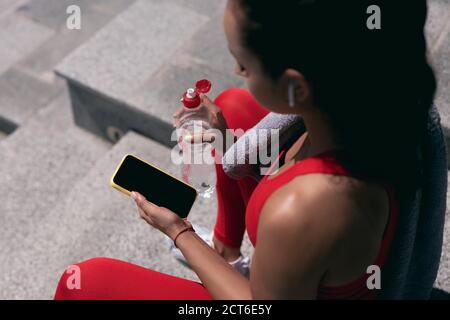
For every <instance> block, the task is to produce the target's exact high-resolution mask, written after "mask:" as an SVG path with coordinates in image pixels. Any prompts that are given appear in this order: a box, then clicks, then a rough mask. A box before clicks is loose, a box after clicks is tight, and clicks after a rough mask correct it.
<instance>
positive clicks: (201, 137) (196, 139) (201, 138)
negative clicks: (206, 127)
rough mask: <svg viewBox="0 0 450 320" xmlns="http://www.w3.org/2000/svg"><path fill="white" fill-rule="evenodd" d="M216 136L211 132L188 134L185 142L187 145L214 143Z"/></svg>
mask: <svg viewBox="0 0 450 320" xmlns="http://www.w3.org/2000/svg"><path fill="white" fill-rule="evenodd" d="M215 139H216V135H215V134H214V133H211V132H205V133H199V134H187V135H185V136H184V138H183V140H184V142H186V143H194V144H195V143H202V142H214V141H215Z"/></svg>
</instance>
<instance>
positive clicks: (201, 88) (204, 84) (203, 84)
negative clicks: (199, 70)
mask: <svg viewBox="0 0 450 320" xmlns="http://www.w3.org/2000/svg"><path fill="white" fill-rule="evenodd" d="M195 87H196V88H197V92H198V93H208V92H209V90H211V81H209V80H207V79H203V80H199V81H197V83H196V84H195Z"/></svg>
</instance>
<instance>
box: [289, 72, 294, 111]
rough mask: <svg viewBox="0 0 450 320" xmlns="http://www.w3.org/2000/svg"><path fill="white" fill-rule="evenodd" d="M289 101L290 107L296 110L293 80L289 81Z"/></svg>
mask: <svg viewBox="0 0 450 320" xmlns="http://www.w3.org/2000/svg"><path fill="white" fill-rule="evenodd" d="M288 101H289V107H291V108H295V81H294V80H292V79H289V85H288Z"/></svg>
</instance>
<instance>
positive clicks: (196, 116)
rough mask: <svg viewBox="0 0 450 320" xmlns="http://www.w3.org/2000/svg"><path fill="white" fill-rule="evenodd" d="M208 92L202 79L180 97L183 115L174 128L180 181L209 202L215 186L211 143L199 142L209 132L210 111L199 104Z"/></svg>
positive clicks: (206, 83) (208, 87)
mask: <svg viewBox="0 0 450 320" xmlns="http://www.w3.org/2000/svg"><path fill="white" fill-rule="evenodd" d="M210 90H211V82H210V81H208V80H206V79H204V80H200V81H198V82H197V83H196V87H195V88H189V89H188V90H187V91H186V92H185V93H184V94H183V98H182V99H181V102H182V107H183V112H182V113H181V115H180V117H179V120H178V125H177V129H179V130H177V132H178V144H179V146H180V148H181V151H182V157H183V162H182V165H181V174H182V178H183V180H184V181H185V182H186V183H189V184H190V185H192V186H193V187H194V188H196V189H197V191H198V194H199V196H201V197H203V198H210V197H211V195H212V193H213V192H214V189H215V185H216V171H215V164H214V153H213V147H212V144H211V143H210V142H206V141H203V140H202V139H201V137H202V134H203V133H205V132H206V131H207V130H208V129H210V128H211V124H210V120H211V119H210V113H209V110H208V109H207V108H206V107H204V106H203V105H202V103H201V99H200V94H201V93H208V92H209V91H210ZM192 137H200V139H199V140H198V139H192Z"/></svg>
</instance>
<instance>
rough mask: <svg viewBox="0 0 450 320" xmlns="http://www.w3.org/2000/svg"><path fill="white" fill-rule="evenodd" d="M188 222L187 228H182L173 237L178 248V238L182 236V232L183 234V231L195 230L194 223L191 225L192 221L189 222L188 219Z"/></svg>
mask: <svg viewBox="0 0 450 320" xmlns="http://www.w3.org/2000/svg"><path fill="white" fill-rule="evenodd" d="M186 222H187V224H188V225H187V226H186V228H184V229H182V230H181V231H180V232H178V233H177V235H176V236H175V237H174V238H173V244H174V245H175V247H176V248H178V246H177V242H176V241H177V238H178V237H179V236H180V234H182V233H184V232H186V231H192V232H195V230H194V228H193V227H192V225H191V223H190V222H189V221H186Z"/></svg>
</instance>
